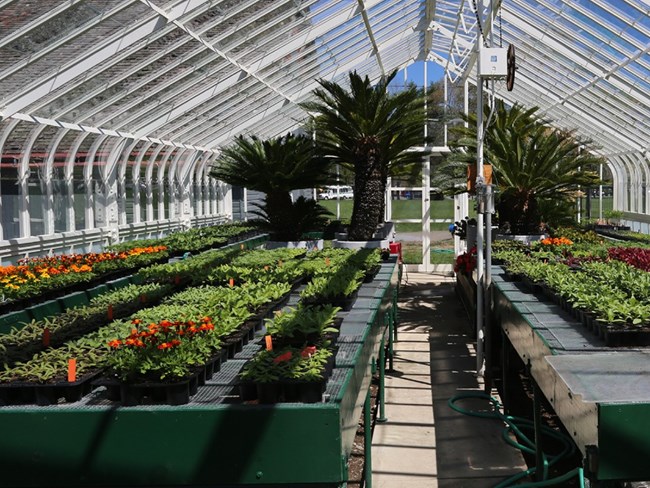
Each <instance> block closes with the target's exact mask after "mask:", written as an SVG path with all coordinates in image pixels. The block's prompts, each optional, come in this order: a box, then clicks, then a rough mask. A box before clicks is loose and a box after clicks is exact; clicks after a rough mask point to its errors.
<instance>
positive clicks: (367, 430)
mask: <svg viewBox="0 0 650 488" xmlns="http://www.w3.org/2000/svg"><path fill="white" fill-rule="evenodd" d="M363 452H364V455H365V462H364V465H363V471H364V478H365V486H366V488H372V425H371V407H370V387H368V393H366V401H365V402H364V404H363Z"/></svg>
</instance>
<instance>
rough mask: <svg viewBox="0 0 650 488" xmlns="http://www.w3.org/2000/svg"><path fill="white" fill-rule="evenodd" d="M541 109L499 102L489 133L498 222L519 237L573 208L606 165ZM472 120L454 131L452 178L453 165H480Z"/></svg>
mask: <svg viewBox="0 0 650 488" xmlns="http://www.w3.org/2000/svg"><path fill="white" fill-rule="evenodd" d="M537 110H538V108H537V107H533V108H530V109H525V108H524V107H522V106H521V105H518V104H516V105H514V106H512V107H511V108H507V107H506V106H505V104H504V103H503V102H502V101H497V102H496V107H495V113H494V117H493V119H492V122H491V124H490V126H489V127H488V130H487V132H486V134H485V144H484V158H485V163H486V164H491V165H492V174H493V180H494V181H493V183H494V185H495V190H496V205H495V206H496V210H497V214H498V217H499V222H500V224H501V225H503V224H505V223H506V222H507V223H508V224H509V226H510V228H511V230H512V232H515V233H530V232H532V231H533V230H534V229H536V228H537V227H538V226H539V225H540V223H541V222H544V221H546V220H548V219H549V218H552V215H551V210H553V212H552V213H554V214H556V215H557V214H558V210H560V212H559V213H560V214H561V213H562V210H563V209H569V208H571V205H572V204H573V202H574V201H575V199H576V197H577V196H578V195H579V185H583V186H589V185H594V184H597V182H598V178H597V175H596V173H595V172H594V171H593V169H594V168H595V167H596V165H597V164H600V163H601V162H602V160H601V159H600V158H598V157H596V156H594V155H593V154H591V153H590V152H588V151H585V150H581V146H583V145H585V144H587V142H586V141H580V140H579V139H577V138H576V137H574V134H573V133H572V132H568V131H561V130H557V129H553V128H550V127H549V126H547V125H545V124H544V123H543V122H542V121H541V119H540V118H539V117H538V116H537V115H536V112H537ZM486 112H487V109H486ZM467 120H468V122H469V126H468V127H467V128H465V127H458V128H454V131H456V132H457V133H458V135H459V136H460V137H459V138H458V139H457V140H456V141H455V142H454V143H453V149H454V153H453V155H452V156H450V158H449V162H448V163H447V168H446V169H445V168H441V169H440V171H445V172H447V173H448V174H452V173H453V167H454V165H456V168H457V169H458V164H459V163H463V165H465V164H476V116H475V115H471V116H469V117H468V118H467ZM542 208H545V209H546V214H544V213H542Z"/></svg>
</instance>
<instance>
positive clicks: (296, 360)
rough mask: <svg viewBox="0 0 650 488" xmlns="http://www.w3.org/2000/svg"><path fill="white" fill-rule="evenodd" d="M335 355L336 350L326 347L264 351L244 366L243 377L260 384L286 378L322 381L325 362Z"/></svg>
mask: <svg viewBox="0 0 650 488" xmlns="http://www.w3.org/2000/svg"><path fill="white" fill-rule="evenodd" d="M331 356H332V351H331V350H330V349H328V348H325V347H322V348H321V347H313V348H309V349H307V348H304V349H299V348H291V347H287V348H282V349H280V350H278V351H275V350H273V351H266V350H265V351H260V352H259V353H258V354H256V355H255V357H254V358H253V359H251V360H250V361H249V362H247V363H246V364H245V365H244V368H243V370H242V372H241V375H240V377H241V378H242V379H243V380H248V381H254V382H256V383H272V382H275V381H279V380H283V379H284V380H287V379H292V380H298V381H318V380H322V379H323V375H324V372H325V365H326V364H327V361H328V360H329V358H330V357H331Z"/></svg>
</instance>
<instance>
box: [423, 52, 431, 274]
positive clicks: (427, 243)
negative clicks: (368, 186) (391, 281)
mask: <svg viewBox="0 0 650 488" xmlns="http://www.w3.org/2000/svg"><path fill="white" fill-rule="evenodd" d="M428 67H429V66H428V62H427V61H424V114H425V116H424V147H429V142H428V138H429V118H428V117H427V113H428V109H429V106H428V103H427V96H428V93H429V87H428V83H429V77H428V73H427V71H428ZM430 195H431V156H430V155H427V156H425V157H424V161H423V165H422V214H421V215H422V267H423V270H424V272H425V273H429V272H430V271H431V234H430V232H431V201H430Z"/></svg>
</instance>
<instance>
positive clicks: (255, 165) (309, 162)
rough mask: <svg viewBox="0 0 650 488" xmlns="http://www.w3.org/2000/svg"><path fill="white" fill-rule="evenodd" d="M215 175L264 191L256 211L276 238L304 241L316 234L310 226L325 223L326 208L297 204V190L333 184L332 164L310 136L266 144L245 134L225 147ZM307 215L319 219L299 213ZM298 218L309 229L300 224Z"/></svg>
mask: <svg viewBox="0 0 650 488" xmlns="http://www.w3.org/2000/svg"><path fill="white" fill-rule="evenodd" d="M210 176H213V177H214V178H217V179H219V180H221V181H224V182H226V183H229V184H231V185H237V186H243V187H246V188H248V189H250V190H256V191H260V192H264V193H265V194H266V196H265V199H264V204H263V205H261V206H260V210H261V211H260V212H255V213H256V214H257V215H259V216H261V217H262V218H263V220H264V221H265V223H262V224H263V227H265V228H266V229H268V230H270V232H271V234H272V236H273V238H274V239H277V240H298V239H300V237H301V233H302V232H303V231H304V230H314V229H311V228H310V227H314V226H315V225H317V224H318V223H319V222H321V221H322V218H321V217H322V215H323V211H325V209H324V208H323V207H320V208H319V206H317V205H315V204H313V205H310V204H306V202H304V201H299V202H295V204H294V203H293V202H292V200H291V190H296V189H299V188H314V187H317V186H321V185H324V184H326V183H327V182H328V181H329V176H328V172H327V163H326V161H324V160H323V159H322V158H319V157H318V155H317V154H316V151H315V149H314V144H313V141H311V140H310V139H309V138H307V137H304V136H293V135H290V134H289V135H286V136H282V137H276V138H271V139H267V140H261V139H259V138H257V137H255V136H252V137H250V138H245V137H244V136H239V137H237V138H236V139H235V142H234V144H233V145H231V146H229V147H226V148H224V149H223V151H222V153H221V155H220V156H219V158H218V159H217V161H216V164H215V165H214V166H213V167H212V169H211V171H210ZM307 211H309V212H310V215H311V216H313V217H314V220H312V221H309V219H305V218H303V217H304V215H299V214H303V213H304V212H307ZM325 212H326V211H325ZM296 219H298V221H299V222H302V223H303V225H302V226H299V225H296ZM305 227H307V229H305Z"/></svg>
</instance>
